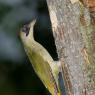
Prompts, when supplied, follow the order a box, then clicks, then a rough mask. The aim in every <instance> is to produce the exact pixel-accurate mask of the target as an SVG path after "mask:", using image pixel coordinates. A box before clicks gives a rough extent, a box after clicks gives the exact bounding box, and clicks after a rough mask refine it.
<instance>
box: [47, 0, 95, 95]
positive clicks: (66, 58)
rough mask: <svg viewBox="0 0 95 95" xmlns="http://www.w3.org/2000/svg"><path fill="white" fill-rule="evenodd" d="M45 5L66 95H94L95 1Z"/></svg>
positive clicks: (66, 0) (54, 1)
mask: <svg viewBox="0 0 95 95" xmlns="http://www.w3.org/2000/svg"><path fill="white" fill-rule="evenodd" d="M47 4H48V9H49V13H50V18H51V23H52V30H53V35H54V38H55V44H56V47H57V52H58V56H59V59H60V61H61V64H62V67H63V71H64V74H63V76H64V82H65V88H66V93H67V95H95V1H94V0H88V2H87V1H86V0H80V1H79V0H47Z"/></svg>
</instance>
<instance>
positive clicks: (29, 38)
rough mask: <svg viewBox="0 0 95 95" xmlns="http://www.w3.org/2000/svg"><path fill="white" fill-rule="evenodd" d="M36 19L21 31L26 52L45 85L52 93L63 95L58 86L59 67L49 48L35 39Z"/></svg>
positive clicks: (53, 94)
mask: <svg viewBox="0 0 95 95" xmlns="http://www.w3.org/2000/svg"><path fill="white" fill-rule="evenodd" d="M35 22H36V20H34V21H32V22H31V23H30V24H29V25H25V26H24V27H23V29H21V31H20V37H21V40H22V43H23V45H24V49H25V52H26V54H27V56H28V57H29V60H30V62H31V64H32V66H33V68H34V71H35V72H36V74H37V75H38V76H39V78H40V80H41V81H42V82H43V84H44V85H45V87H46V88H47V89H48V90H49V92H50V93H51V94H52V95H61V94H60V90H59V86H58V74H59V71H60V70H59V68H60V66H58V65H57V64H56V62H55V61H54V60H53V59H52V57H51V56H50V54H49V53H48V52H47V50H46V49H45V48H44V47H43V46H42V45H40V44H39V43H38V42H36V41H35V40H34V36H33V28H34V24H35Z"/></svg>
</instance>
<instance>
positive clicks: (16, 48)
mask: <svg viewBox="0 0 95 95" xmlns="http://www.w3.org/2000/svg"><path fill="white" fill-rule="evenodd" d="M34 18H36V19H37V22H36V25H35V32H34V37H35V40H36V41H38V42H39V43H41V44H42V45H43V46H44V47H45V48H46V49H47V50H48V51H49V53H50V54H51V56H52V57H53V59H54V60H57V59H58V58H57V54H56V48H55V44H54V39H53V36H52V30H51V23H50V18H49V13H48V8H47V4H46V1H45V0H0V95H50V94H49V92H48V91H47V90H46V89H45V87H44V85H43V84H42V83H41V81H40V80H39V78H38V77H37V76H36V74H35V72H34V70H33V68H32V66H31V64H30V62H29V60H28V57H27V56H26V54H25V52H24V49H23V45H22V43H21V40H20V38H19V30H20V28H21V27H22V26H23V25H24V24H26V23H29V22H31V21H32V20H33V19H34Z"/></svg>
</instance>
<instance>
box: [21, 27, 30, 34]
mask: <svg viewBox="0 0 95 95" xmlns="http://www.w3.org/2000/svg"><path fill="white" fill-rule="evenodd" d="M29 30H30V27H29V25H24V26H23V28H22V32H25V33H26V36H28V34H29Z"/></svg>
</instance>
